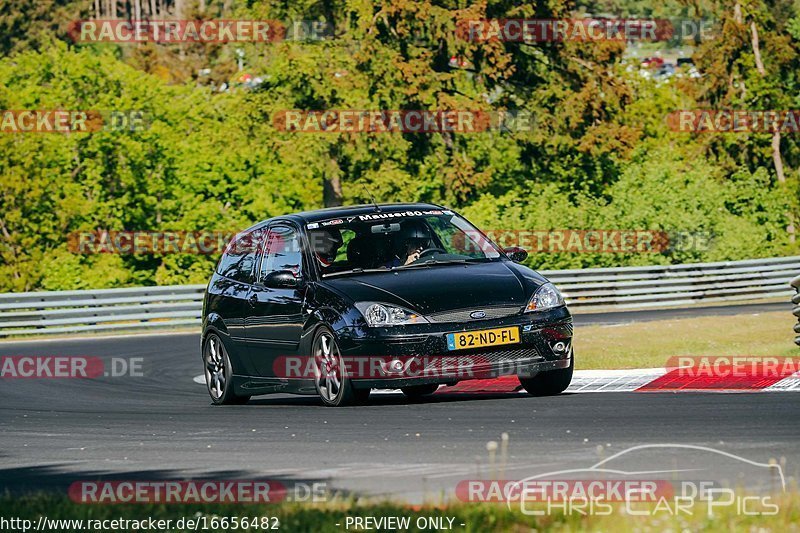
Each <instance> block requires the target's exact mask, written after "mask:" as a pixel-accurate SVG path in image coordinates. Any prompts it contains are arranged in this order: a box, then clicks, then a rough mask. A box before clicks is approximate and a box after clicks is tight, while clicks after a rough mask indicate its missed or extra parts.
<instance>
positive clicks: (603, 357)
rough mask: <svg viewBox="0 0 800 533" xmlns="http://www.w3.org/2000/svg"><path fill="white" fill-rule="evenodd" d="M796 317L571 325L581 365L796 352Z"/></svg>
mask: <svg viewBox="0 0 800 533" xmlns="http://www.w3.org/2000/svg"><path fill="white" fill-rule="evenodd" d="M795 320H796V319H795V317H794V316H792V314H791V313H783V312H770V313H759V314H749V315H732V316H713V317H698V318H681V319H673V320H655V321H651V322H634V323H631V324H615V325H611V326H583V327H578V328H575V338H574V341H573V342H574V346H575V363H576V368H577V369H579V370H588V369H602V368H605V369H616V368H653V367H663V366H664V365H665V364H666V362H667V359H669V358H670V357H672V356H678V355H694V356H700V355H707V356H721V355H727V356H731V355H761V356H765V355H768V356H778V357H792V356H793V357H798V356H800V350H798V348H797V346H795V344H794V343H793V340H794V334H793V331H792V327H793V324H794V322H795Z"/></svg>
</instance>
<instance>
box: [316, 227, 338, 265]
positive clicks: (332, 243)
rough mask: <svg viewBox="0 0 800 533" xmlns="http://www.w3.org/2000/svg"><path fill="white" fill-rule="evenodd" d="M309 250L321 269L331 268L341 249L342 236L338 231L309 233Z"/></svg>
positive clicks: (325, 230)
mask: <svg viewBox="0 0 800 533" xmlns="http://www.w3.org/2000/svg"><path fill="white" fill-rule="evenodd" d="M309 238H310V240H311V249H312V250H314V256H316V258H317V261H319V264H320V265H321V266H322V267H323V268H327V267H329V266H331V264H332V263H333V262H334V261H335V260H336V254H337V253H338V252H339V248H341V247H342V242H343V241H342V234H341V232H340V231H339V230H338V229H327V228H325V229H319V230H312V231H310V232H309Z"/></svg>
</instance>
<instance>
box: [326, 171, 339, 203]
mask: <svg viewBox="0 0 800 533" xmlns="http://www.w3.org/2000/svg"><path fill="white" fill-rule="evenodd" d="M322 201H323V202H324V204H325V207H335V206H337V205H342V182H341V180H340V179H339V176H338V175H334V176H331V177H329V178H328V177H326V178H324V181H323V182H322Z"/></svg>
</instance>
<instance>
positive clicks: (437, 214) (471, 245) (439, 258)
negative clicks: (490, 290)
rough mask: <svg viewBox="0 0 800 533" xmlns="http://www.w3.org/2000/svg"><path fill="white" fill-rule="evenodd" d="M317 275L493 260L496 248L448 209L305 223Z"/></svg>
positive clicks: (496, 252)
mask: <svg viewBox="0 0 800 533" xmlns="http://www.w3.org/2000/svg"><path fill="white" fill-rule="evenodd" d="M306 227H307V229H308V237H309V241H310V244H311V248H312V251H313V254H314V256H315V258H316V261H317V264H318V265H319V266H320V269H321V271H322V275H323V276H325V277H328V276H344V275H348V274H357V273H363V272H370V271H381V270H403V269H410V268H419V267H434V266H438V265H444V264H452V263H464V262H484V261H494V260H498V259H499V258H500V257H501V253H500V251H499V248H497V246H496V245H495V244H493V243H492V242H491V241H489V240H488V239H487V238H486V237H485V236H483V234H481V232H480V231H478V230H477V229H476V228H475V227H474V226H473V225H472V224H470V223H469V222H467V221H466V220H465V219H463V218H461V217H459V216H458V215H456V214H455V213H453V212H452V211H447V210H424V211H417V210H413V211H397V212H375V213H371V214H368V215H359V216H351V217H346V218H336V219H331V220H325V221H320V222H313V223H310V224H308V225H307V226H306Z"/></svg>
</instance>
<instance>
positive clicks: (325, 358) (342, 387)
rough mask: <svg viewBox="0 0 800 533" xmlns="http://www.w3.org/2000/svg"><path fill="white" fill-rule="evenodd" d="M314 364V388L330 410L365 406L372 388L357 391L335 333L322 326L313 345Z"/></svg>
mask: <svg viewBox="0 0 800 533" xmlns="http://www.w3.org/2000/svg"><path fill="white" fill-rule="evenodd" d="M311 355H312V357H313V361H314V387H315V388H316V389H317V394H318V395H319V398H320V400H322V403H323V404H324V405H325V406H326V407H345V406H348V405H357V404H359V403H364V402H366V401H367V400H368V399H369V393H370V389H356V388H354V387H353V383H352V381H350V377H349V376H348V375H347V368H346V367H345V364H344V360H343V359H342V354H341V353H340V352H339V346H338V345H337V344H336V338H335V337H334V336H333V332H332V331H331V330H330V329H329V328H327V327H325V326H322V327H321V328H319V329H318V330H317V333H316V334H315V335H314V341H313V342H312V343H311Z"/></svg>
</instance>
